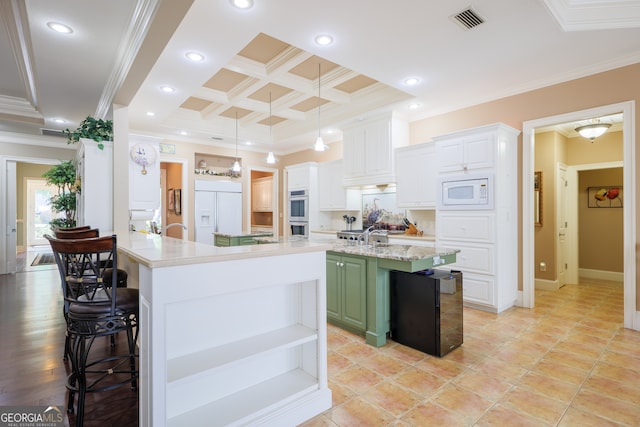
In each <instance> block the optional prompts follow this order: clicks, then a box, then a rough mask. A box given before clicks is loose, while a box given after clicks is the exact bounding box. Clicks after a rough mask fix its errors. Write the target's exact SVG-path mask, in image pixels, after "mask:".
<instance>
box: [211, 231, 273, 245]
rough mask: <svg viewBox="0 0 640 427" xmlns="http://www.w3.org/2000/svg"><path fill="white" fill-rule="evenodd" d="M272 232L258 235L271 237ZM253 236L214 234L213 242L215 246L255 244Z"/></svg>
mask: <svg viewBox="0 0 640 427" xmlns="http://www.w3.org/2000/svg"><path fill="white" fill-rule="evenodd" d="M271 236H273V234H269V235H266V234H265V235H262V234H261V235H260V237H271ZM254 237H255V236H232V237H229V236H221V235H219V234H216V235H214V238H213V244H214V245H216V246H248V245H257V244H258V242H256V239H255V238H254Z"/></svg>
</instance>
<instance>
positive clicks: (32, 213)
mask: <svg viewBox="0 0 640 427" xmlns="http://www.w3.org/2000/svg"><path fill="white" fill-rule="evenodd" d="M56 194H57V189H56V188H55V187H54V186H51V185H47V184H46V181H45V180H43V179H28V180H27V212H26V217H27V228H26V230H25V233H26V235H27V245H28V246H34V245H48V242H47V240H46V239H45V238H44V235H45V234H51V227H50V226H49V221H51V220H52V219H53V218H57V217H60V216H63V215H62V214H57V213H55V212H53V211H52V210H51V202H50V200H51V197H53V196H55V195H56Z"/></svg>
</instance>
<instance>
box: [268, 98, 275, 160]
mask: <svg viewBox="0 0 640 427" xmlns="http://www.w3.org/2000/svg"><path fill="white" fill-rule="evenodd" d="M269 141H270V142H273V137H272V136H271V92H269ZM275 162H276V158H275V156H274V155H273V151H269V154H267V163H268V164H270V165H272V164H274V163H275Z"/></svg>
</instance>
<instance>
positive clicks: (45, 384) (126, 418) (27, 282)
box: [0, 266, 138, 427]
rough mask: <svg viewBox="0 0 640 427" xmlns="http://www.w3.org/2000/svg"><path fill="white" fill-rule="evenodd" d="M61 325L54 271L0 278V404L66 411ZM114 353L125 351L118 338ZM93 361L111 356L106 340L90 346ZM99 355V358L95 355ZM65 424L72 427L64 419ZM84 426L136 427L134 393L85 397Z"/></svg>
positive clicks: (126, 390)
mask: <svg viewBox="0 0 640 427" xmlns="http://www.w3.org/2000/svg"><path fill="white" fill-rule="evenodd" d="M64 334H65V321H64V317H63V315H62V291H61V289H60V279H59V276H58V270H57V269H56V268H55V266H54V267H53V268H47V269H39V270H36V271H29V272H21V273H16V274H6V275H0V341H1V342H2V346H1V347H2V349H1V350H0V365H1V366H2V371H1V372H2V373H1V375H0V405H2V406H6V405H21V406H26V405H50V406H58V407H59V408H60V409H63V410H64V411H66V402H67V390H66V387H65V384H66V380H67V375H68V373H69V371H70V365H69V364H68V363H66V362H64V361H63V360H62V352H63V347H64V336H65V335H64ZM119 335H120V336H119V337H118V340H117V342H116V350H117V348H118V347H119V346H126V336H125V334H119ZM93 351H95V354H96V356H99V355H105V354H108V353H109V352H111V351H112V348H111V346H110V345H109V341H108V339H106V338H105V339H99V340H98V341H96V343H95V345H94V349H93ZM98 353H100V354H98ZM65 415H66V416H67V419H65V425H70V426H73V425H75V414H67V413H66V412H65ZM84 425H85V426H87V427H90V426H96V427H98V426H99V427H103V426H118V427H122V426H137V425H138V393H137V392H136V391H132V390H131V389H130V388H129V387H128V386H127V385H125V386H122V387H119V388H117V389H115V390H111V391H107V392H100V393H89V394H88V395H87V403H86V409H85V423H84Z"/></svg>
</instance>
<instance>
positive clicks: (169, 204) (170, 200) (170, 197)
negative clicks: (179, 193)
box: [167, 188, 174, 211]
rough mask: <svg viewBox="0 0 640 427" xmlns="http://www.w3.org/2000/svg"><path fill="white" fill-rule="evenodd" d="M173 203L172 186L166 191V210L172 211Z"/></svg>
mask: <svg viewBox="0 0 640 427" xmlns="http://www.w3.org/2000/svg"><path fill="white" fill-rule="evenodd" d="M173 203H174V194H173V188H170V189H169V190H168V191H167V210H170V211H172V210H173V206H174V205H173Z"/></svg>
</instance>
